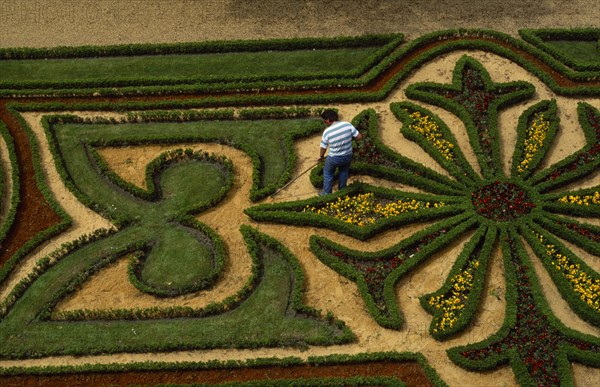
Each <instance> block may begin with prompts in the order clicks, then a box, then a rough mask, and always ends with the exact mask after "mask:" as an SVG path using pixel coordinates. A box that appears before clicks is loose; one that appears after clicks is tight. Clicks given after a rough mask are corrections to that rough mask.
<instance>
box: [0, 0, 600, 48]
mask: <svg viewBox="0 0 600 387" xmlns="http://www.w3.org/2000/svg"><path fill="white" fill-rule="evenodd" d="M598 20H600V7H599V6H598V2H597V1H596V0H569V1H564V0H534V1H532V0H492V1H481V0H440V1H431V0H412V1H397V0H393V1H391V0H383V1H364V0H361V1H358V0H318V1H316V0H315V1H312V0H309V1H289V0H262V1H258V0H254V1H248V0H202V1H200V0H196V1H193V0H131V1H127V2H125V1H121V0H70V1H64V0H62V1H59V0H0V25H1V26H2V28H0V47H21V46H31V47H52V46H60V45H86V44H92V45H105V44H123V43H149V42H155V43H158V42H165V43H172V42H189V41H205V40H230V39H258V38H261V39H263V38H284V37H306V36H339V35H363V34H369V33H386V32H403V33H405V34H406V35H407V37H408V38H409V39H412V38H415V37H418V36H421V35H423V34H425V33H428V32H432V31H436V30H442V29H448V28H459V27H464V28H485V29H493V30H496V31H502V32H506V33H509V34H512V35H515V36H516V35H517V31H518V30H519V29H521V28H542V27H600V22H598Z"/></svg>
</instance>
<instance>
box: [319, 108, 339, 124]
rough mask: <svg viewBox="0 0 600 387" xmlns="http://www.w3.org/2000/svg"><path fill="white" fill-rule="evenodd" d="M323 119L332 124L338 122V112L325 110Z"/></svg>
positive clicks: (322, 114)
mask: <svg viewBox="0 0 600 387" xmlns="http://www.w3.org/2000/svg"><path fill="white" fill-rule="evenodd" d="M321 118H322V119H324V120H328V121H331V122H334V121H337V120H338V119H339V117H338V114H337V112H336V111H335V110H333V109H325V110H323V113H321Z"/></svg>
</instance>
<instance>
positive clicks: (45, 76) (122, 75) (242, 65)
mask: <svg viewBox="0 0 600 387" xmlns="http://www.w3.org/2000/svg"><path fill="white" fill-rule="evenodd" d="M380 49H381V47H379V46H374V47H354V48H337V49H315V50H294V51H261V52H230V53H207V54H179V55H176V54H173V55H139V56H129V57H116V56H115V57H98V58H67V59H26V60H0V74H2V80H1V83H0V84H12V83H17V82H28V83H36V82H44V83H48V82H50V83H53V82H55V83H57V84H59V83H63V82H68V83H73V82H77V81H81V82H84V81H86V82H90V81H110V82H111V83H115V84H117V83H119V81H120V80H132V79H137V80H140V82H141V83H145V84H147V83H152V81H153V80H154V81H160V80H162V81H169V82H170V83H194V82H197V81H199V80H210V79H226V78H227V79H231V78H233V79H235V78H242V77H244V78H247V77H267V76H268V77H269V78H277V77H282V76H285V77H288V78H290V77H294V78H311V77H314V76H315V75H327V74H330V75H331V76H336V75H339V74H341V73H344V72H349V71H352V70H354V69H360V68H363V67H364V66H366V64H367V62H368V60H369V59H370V58H371V57H372V56H373V55H374V54H375V53H376V52H377V51H378V50H380Z"/></svg>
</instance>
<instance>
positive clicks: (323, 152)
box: [319, 147, 327, 160]
mask: <svg viewBox="0 0 600 387" xmlns="http://www.w3.org/2000/svg"><path fill="white" fill-rule="evenodd" d="M319 150H320V153H319V160H323V159H324V158H325V152H326V151H327V148H323V147H319Z"/></svg>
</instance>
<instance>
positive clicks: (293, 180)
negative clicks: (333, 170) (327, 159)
mask: <svg viewBox="0 0 600 387" xmlns="http://www.w3.org/2000/svg"><path fill="white" fill-rule="evenodd" d="M320 162H321V161H320V160H319V161H317V162H316V163H314V164H313V165H312V166H310V167H309V168H308V169H307V170H305V171H304V172H302V173H301V174H299V175H298V176H296V177H295V178H294V179H292V180H290V181H288V182H287V183H286V184H285V185H284V186H283V187H281V188H279V189H278V190H277V191H275V192H273V194H271V197H273V196H275V195H277V194H278V193H279V192H281V191H282V190H283V189H285V188H286V187H287V186H289V185H290V184H292V183H293V182H295V181H296V180H298V179H299V178H300V177H302V175H304V174H305V173H306V172H308V171H310V170H311V169H313V168H314V167H316V166H317V165H319V163H320Z"/></svg>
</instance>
